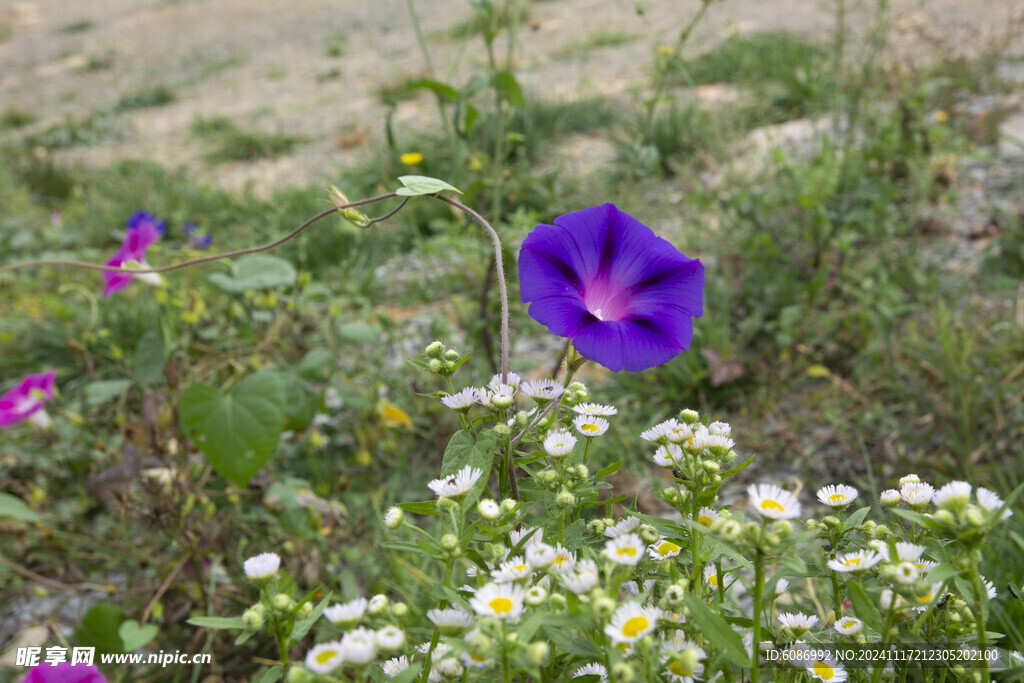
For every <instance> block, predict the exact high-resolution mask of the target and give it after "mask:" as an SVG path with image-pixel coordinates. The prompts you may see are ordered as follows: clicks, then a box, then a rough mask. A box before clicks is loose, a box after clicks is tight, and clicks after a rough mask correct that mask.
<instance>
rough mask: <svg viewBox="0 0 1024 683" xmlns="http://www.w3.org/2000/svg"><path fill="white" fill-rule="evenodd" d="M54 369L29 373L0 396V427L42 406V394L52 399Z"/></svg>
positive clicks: (23, 417) (55, 373) (22, 417)
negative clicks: (40, 395)
mask: <svg viewBox="0 0 1024 683" xmlns="http://www.w3.org/2000/svg"><path fill="white" fill-rule="evenodd" d="M56 377H57V372H56V370H50V371H49V372H41V373H37V374H34V375H29V376H27V377H26V378H25V379H23V380H22V381H21V383H20V384H18V386H16V387H14V388H13V389H11V390H10V391H8V392H7V393H6V394H4V395H3V396H0V427H3V426H5V425H9V424H13V423H15V422H20V421H21V420H24V419H25V418H27V417H28V416H30V415H31V414H32V413H34V412H36V411H37V410H41V409H42V407H43V400H42V399H41V398H40V397H39V396H38V394H40V393H41V394H42V395H43V396H44V397H45V398H46V400H51V399H53V387H54V381H55V379H56Z"/></svg>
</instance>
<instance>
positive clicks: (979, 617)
mask: <svg viewBox="0 0 1024 683" xmlns="http://www.w3.org/2000/svg"><path fill="white" fill-rule="evenodd" d="M971 583H972V584H973V587H974V601H973V604H972V605H971V612H972V613H973V614H974V628H975V630H976V631H977V633H978V648H979V649H980V650H981V680H982V683H988V681H989V670H988V657H986V656H985V654H986V653H985V650H986V645H987V641H986V636H985V597H986V591H985V587H984V586H983V585H982V583H981V575H980V574H979V573H978V565H977V564H976V563H974V562H971ZM933 597H937V596H933Z"/></svg>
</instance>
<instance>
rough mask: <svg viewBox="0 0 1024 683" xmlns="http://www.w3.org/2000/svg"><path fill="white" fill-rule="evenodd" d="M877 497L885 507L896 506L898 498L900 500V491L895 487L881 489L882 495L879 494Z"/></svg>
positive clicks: (898, 501) (898, 502)
mask: <svg viewBox="0 0 1024 683" xmlns="http://www.w3.org/2000/svg"><path fill="white" fill-rule="evenodd" d="M878 499H879V501H881V503H882V505H884V506H885V507H887V508H894V507H896V506H897V505H899V504H900V500H902V499H901V498H900V492H899V491H897V490H896V489H886V490H884V491H882V495H880V496H879V497H878Z"/></svg>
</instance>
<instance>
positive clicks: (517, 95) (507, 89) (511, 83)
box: [491, 71, 526, 107]
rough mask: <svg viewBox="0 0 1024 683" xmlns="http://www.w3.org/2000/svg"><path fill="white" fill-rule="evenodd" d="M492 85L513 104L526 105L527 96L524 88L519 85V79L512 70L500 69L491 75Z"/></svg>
mask: <svg viewBox="0 0 1024 683" xmlns="http://www.w3.org/2000/svg"><path fill="white" fill-rule="evenodd" d="M491 85H492V86H493V87H494V89H495V90H497V91H498V93H500V94H501V96H502V97H503V98H504V99H505V101H506V102H508V103H509V104H511V105H512V106H514V107H525V106H526V96H524V95H523V89H522V88H521V87H520V86H519V81H517V80H516V77H515V76H513V75H512V72H510V71H499V72H498V73H496V74H494V75H493V76H491Z"/></svg>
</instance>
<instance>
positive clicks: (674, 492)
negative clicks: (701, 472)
mask: <svg viewBox="0 0 1024 683" xmlns="http://www.w3.org/2000/svg"><path fill="white" fill-rule="evenodd" d="M661 497H662V498H664V499H665V502H666V503H668V504H669V505H679V504H680V503H681V502H682V500H681V498H682V497H681V496H680V495H679V489H677V488H676V487H674V486H666V487H665V488H663V489H662V490H661Z"/></svg>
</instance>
